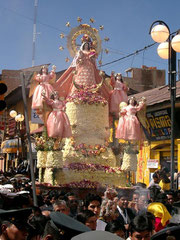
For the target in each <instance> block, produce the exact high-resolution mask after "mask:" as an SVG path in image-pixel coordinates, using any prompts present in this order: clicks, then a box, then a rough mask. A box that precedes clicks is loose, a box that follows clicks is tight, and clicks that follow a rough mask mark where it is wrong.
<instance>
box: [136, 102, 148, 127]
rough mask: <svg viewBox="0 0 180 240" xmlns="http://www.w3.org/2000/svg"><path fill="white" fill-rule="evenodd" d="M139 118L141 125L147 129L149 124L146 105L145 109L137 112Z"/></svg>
mask: <svg viewBox="0 0 180 240" xmlns="http://www.w3.org/2000/svg"><path fill="white" fill-rule="evenodd" d="M137 117H138V120H139V121H140V123H141V125H142V126H143V127H144V128H147V124H146V104H144V106H143V108H142V109H141V110H140V111H138V112H137Z"/></svg>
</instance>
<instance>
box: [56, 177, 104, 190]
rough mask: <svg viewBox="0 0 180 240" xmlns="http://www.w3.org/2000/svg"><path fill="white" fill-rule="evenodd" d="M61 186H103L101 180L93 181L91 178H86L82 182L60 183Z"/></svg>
mask: <svg viewBox="0 0 180 240" xmlns="http://www.w3.org/2000/svg"><path fill="white" fill-rule="evenodd" d="M59 186H60V187H66V188H99V187H102V186H101V184H100V183H99V182H96V181H95V182H92V181H90V180H87V179H84V180H82V181H80V182H70V183H66V184H60V185H59Z"/></svg>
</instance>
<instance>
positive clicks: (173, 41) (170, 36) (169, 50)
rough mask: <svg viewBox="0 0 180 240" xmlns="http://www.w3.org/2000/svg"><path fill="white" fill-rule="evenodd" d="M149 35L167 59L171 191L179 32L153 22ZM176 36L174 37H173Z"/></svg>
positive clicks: (159, 22) (158, 50) (162, 23)
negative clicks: (169, 100)
mask: <svg viewBox="0 0 180 240" xmlns="http://www.w3.org/2000/svg"><path fill="white" fill-rule="evenodd" d="M149 34H151V37H152V39H153V40H154V41H155V42H158V43H160V44H159V46H158V49H157V52H158V55H159V56H160V57H161V58H163V59H168V85H169V90H170V99H171V189H173V188H174V139H175V135H174V133H175V122H174V118H175V102H176V52H180V34H179V30H178V31H175V32H173V33H170V29H169V27H168V25H167V24H166V23H165V22H163V21H160V20H158V21H155V22H153V23H152V25H151V27H150V31H149ZM175 35H176V36H175Z"/></svg>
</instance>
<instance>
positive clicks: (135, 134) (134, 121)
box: [116, 103, 144, 141]
mask: <svg viewBox="0 0 180 240" xmlns="http://www.w3.org/2000/svg"><path fill="white" fill-rule="evenodd" d="M143 106H144V104H143V103H142V104H140V105H139V106H132V105H130V104H129V105H128V106H127V107H125V108H124V109H123V110H122V112H121V114H122V116H121V117H120V118H119V122H118V126H117V130H116V138H119V139H124V140H129V141H130V140H135V141H137V140H142V133H141V128H140V122H139V120H138V118H137V117H136V113H137V112H138V111H140V110H141V109H142V108H143Z"/></svg>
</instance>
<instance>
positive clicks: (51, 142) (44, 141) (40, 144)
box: [34, 132, 60, 151]
mask: <svg viewBox="0 0 180 240" xmlns="http://www.w3.org/2000/svg"><path fill="white" fill-rule="evenodd" d="M34 139H35V149H36V151H53V150H54V151H55V150H60V149H58V148H57V147H55V141H56V139H55V138H49V137H47V135H46V133H44V132H43V134H42V136H35V138H34ZM59 148H60V146H59Z"/></svg>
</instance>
